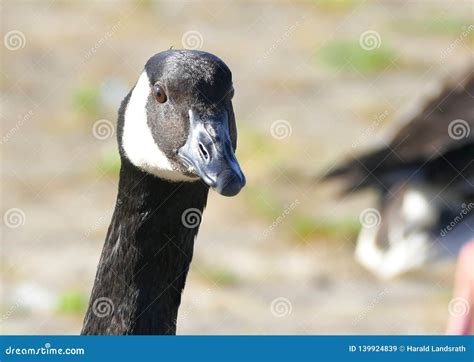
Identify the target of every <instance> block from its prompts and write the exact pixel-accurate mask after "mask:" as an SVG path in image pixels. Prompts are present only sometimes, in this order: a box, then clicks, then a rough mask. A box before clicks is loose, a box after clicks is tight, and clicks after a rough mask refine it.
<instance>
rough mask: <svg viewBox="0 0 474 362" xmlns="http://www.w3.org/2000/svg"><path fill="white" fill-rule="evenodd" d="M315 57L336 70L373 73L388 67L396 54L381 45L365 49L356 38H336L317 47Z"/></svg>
mask: <svg viewBox="0 0 474 362" xmlns="http://www.w3.org/2000/svg"><path fill="white" fill-rule="evenodd" d="M317 59H318V60H319V62H320V63H322V64H324V65H326V66H329V67H331V68H334V69H336V70H344V71H354V70H356V71H358V72H361V73H375V72H378V71H382V70H384V69H386V68H387V67H389V66H390V65H391V63H392V61H394V60H395V59H396V54H395V52H394V51H392V50H391V49H390V48H387V47H384V46H383V45H382V46H380V47H379V48H376V49H373V50H365V49H363V48H362V47H361V46H360V44H359V41H358V40H357V41H356V40H354V41H348V40H337V41H333V42H329V43H328V44H326V45H324V46H323V47H322V48H321V49H319V51H318V53H317Z"/></svg>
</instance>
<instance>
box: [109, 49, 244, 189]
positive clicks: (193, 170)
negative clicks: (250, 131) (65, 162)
mask: <svg viewBox="0 0 474 362" xmlns="http://www.w3.org/2000/svg"><path fill="white" fill-rule="evenodd" d="M233 94H234V88H233V85H232V73H231V71H230V69H229V68H228V67H227V65H226V64H225V63H224V62H223V61H222V60H221V59H219V58H218V57H216V56H214V55H212V54H210V53H206V52H202V51H194V50H168V51H164V52H161V53H158V54H156V55H154V56H153V57H151V58H150V59H149V60H148V62H147V63H146V65H145V69H144V71H143V72H142V74H141V75H140V77H139V79H138V81H137V83H136V85H135V87H134V88H133V89H132V91H131V92H130V94H129V95H128V96H127V98H125V100H124V104H123V105H122V112H123V113H124V114H123V117H120V118H121V119H122V121H121V122H122V123H123V124H119V132H118V136H119V144H120V149H121V154H122V156H125V157H127V158H128V160H130V162H131V163H132V164H134V165H135V166H136V167H138V168H140V169H141V170H143V171H145V172H148V173H150V174H153V175H155V176H157V177H159V178H161V179H164V180H167V181H175V182H183V181H188V182H196V181H198V180H202V181H203V182H204V183H205V184H207V185H208V186H209V187H211V188H213V189H215V190H216V191H217V192H219V193H220V194H222V195H225V196H233V195H236V194H237V193H239V191H240V190H241V188H242V187H243V186H244V185H245V176H244V174H243V172H242V170H241V168H240V166H239V163H238V161H237V158H236V156H235V153H234V152H235V149H236V145H237V130H236V125H235V118H234V112H233V108H232V96H233Z"/></svg>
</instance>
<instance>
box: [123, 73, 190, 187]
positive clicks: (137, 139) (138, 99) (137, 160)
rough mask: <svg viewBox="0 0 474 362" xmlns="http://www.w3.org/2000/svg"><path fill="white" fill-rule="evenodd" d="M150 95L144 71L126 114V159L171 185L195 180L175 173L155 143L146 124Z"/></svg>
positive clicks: (124, 132) (124, 142)
mask: <svg viewBox="0 0 474 362" xmlns="http://www.w3.org/2000/svg"><path fill="white" fill-rule="evenodd" d="M150 91H151V87H150V81H149V79H148V75H147V74H146V71H143V73H142V74H141V75H140V78H139V79H138V82H137V84H136V85H135V88H134V89H133V91H132V95H131V96H130V100H129V102H128V104H127V109H126V110H125V117H124V128H123V135H122V145H123V149H124V151H125V154H126V156H127V158H128V159H129V160H130V162H132V163H133V164H134V165H135V166H137V167H139V168H140V169H142V170H144V171H146V172H148V173H151V174H153V175H155V176H158V177H160V178H163V179H166V180H169V181H194V180H196V179H195V178H191V177H188V176H186V175H183V174H182V173H181V172H179V171H176V170H175V169H174V168H173V165H172V164H171V162H170V160H169V159H168V158H167V157H166V155H165V154H164V153H163V151H162V150H160V148H159V147H158V145H157V144H156V143H155V140H154V139H153V136H152V133H151V130H150V128H149V127H148V124H147V112H146V105H147V101H148V96H149V95H150Z"/></svg>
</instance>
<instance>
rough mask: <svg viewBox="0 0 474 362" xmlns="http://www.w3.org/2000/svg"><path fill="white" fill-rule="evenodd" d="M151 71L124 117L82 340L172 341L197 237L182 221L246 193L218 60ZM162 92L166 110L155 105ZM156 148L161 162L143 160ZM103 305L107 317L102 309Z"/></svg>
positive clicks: (166, 63)
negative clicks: (212, 197) (218, 198)
mask: <svg viewBox="0 0 474 362" xmlns="http://www.w3.org/2000/svg"><path fill="white" fill-rule="evenodd" d="M145 72H146V74H145V73H144V74H142V77H141V78H140V80H139V81H138V82H137V84H136V86H135V88H134V89H132V91H131V92H130V93H129V94H128V95H127V97H126V98H125V99H124V101H123V102H122V105H121V107H120V110H119V117H118V132H117V134H118V143H119V149H120V157H121V162H122V164H121V170H120V181H119V190H118V196H117V202H116V205H115V212H114V215H113V217H112V221H111V223H110V226H109V230H108V232H107V237H106V240H105V245H104V248H103V251H102V256H101V258H100V262H99V267H98V270H97V275H96V279H95V283H94V287H93V290H92V294H91V299H90V305H89V308H88V310H87V314H86V316H85V319H84V327H83V330H82V334H114V335H119V334H175V332H176V318H177V314H178V308H179V305H180V301H181V292H182V290H183V288H184V285H185V281H186V276H187V273H188V270H189V265H190V263H191V259H192V255H193V245H194V239H195V237H196V234H197V231H198V225H196V224H192V225H190V224H188V223H186V222H183V219H184V218H185V216H186V212H187V211H189V210H191V211H192V212H193V213H194V216H195V217H197V218H200V214H201V213H202V211H203V210H204V207H205V206H206V201H207V195H208V191H209V186H211V187H213V188H215V189H216V190H217V191H218V192H220V193H222V194H224V195H229V196H231V195H235V194H236V193H238V192H239V190H240V188H241V187H243V186H244V184H245V178H244V176H243V174H242V172H241V170H240V168H239V165H238V163H237V160H236V159H235V156H234V149H235V147H236V139H237V134H236V127H235V120H234V114H233V111H232V103H231V97H232V93H231V91H233V89H232V78H231V73H230V70H229V68H228V67H227V66H226V65H225V64H224V63H223V62H222V60H220V59H219V58H217V57H215V56H214V55H211V54H209V53H205V52H197V51H185V50H180V51H178V50H169V51H166V52H162V53H158V54H157V55H155V56H154V57H152V58H151V59H150V60H149V61H148V62H147V64H146V66H145ZM157 84H159V85H160V87H161V90H162V91H163V92H166V94H167V101H166V102H163V103H161V100H162V98H157V99H159V100H160V102H157V100H156V99H155V97H154V94H153V91H154V89H155V86H156V85H157ZM131 102H135V103H134V104H131ZM140 105H144V107H145V108H146V112H142V111H143V110H141V109H140ZM190 115H193V117H191V116H190ZM141 116H143V117H146V119H140V117H141ZM127 117H128V118H127ZM191 118H192V119H191ZM127 122H129V123H127ZM140 122H141V123H140ZM139 127H142V128H139ZM196 129H197V130H196ZM143 130H145V131H147V132H149V133H150V134H151V136H152V137H149V135H147V136H148V137H145V134H143V132H142V131H143ZM133 132H138V133H137V134H140V135H141V137H138V138H136V139H135V138H134V137H135V136H136V134H134V133H133ZM139 132H142V133H139ZM127 133H128V134H127ZM125 139H127V142H125V141H124V140H125ZM151 140H152V141H151ZM146 142H152V143H151V144H150V143H148V144H147V145H146V146H147V147H148V148H143V147H144V144H145V143H146ZM142 143H143V144H142ZM203 143H205V144H203ZM150 147H152V148H151V151H152V152H151V153H153V154H154V156H155V159H152V158H151V155H150V158H149V159H147V157H149V154H148V151H149V150H150ZM154 147H156V149H154ZM163 155H164V156H163ZM134 163H135V164H134ZM168 178H169V179H168ZM104 298H106V302H105V303H108V304H109V305H108V306H106V307H107V308H108V310H107V311H104V310H102V311H101V310H100V305H98V302H100V301H101V300H104ZM98 309H99V310H98Z"/></svg>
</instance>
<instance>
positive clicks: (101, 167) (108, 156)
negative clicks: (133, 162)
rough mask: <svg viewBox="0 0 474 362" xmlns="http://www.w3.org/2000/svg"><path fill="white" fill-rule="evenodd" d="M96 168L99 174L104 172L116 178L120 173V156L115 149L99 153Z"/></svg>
mask: <svg viewBox="0 0 474 362" xmlns="http://www.w3.org/2000/svg"><path fill="white" fill-rule="evenodd" d="M97 168H98V171H99V172H105V173H106V174H108V175H110V176H118V174H119V171H120V156H119V154H118V151H117V150H116V148H115V147H114V148H113V149H107V150H106V151H104V152H102V153H101V155H100V158H99V161H98V163H97Z"/></svg>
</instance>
